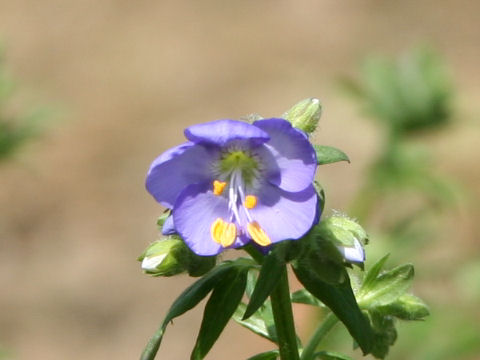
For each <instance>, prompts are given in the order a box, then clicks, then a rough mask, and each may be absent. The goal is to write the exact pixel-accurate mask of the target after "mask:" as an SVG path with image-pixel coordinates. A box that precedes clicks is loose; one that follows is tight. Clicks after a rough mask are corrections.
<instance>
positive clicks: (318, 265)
mask: <svg viewBox="0 0 480 360" xmlns="http://www.w3.org/2000/svg"><path fill="white" fill-rule="evenodd" d="M320 227H321V223H320V224H319V225H317V226H316V227H315V228H313V229H312V230H311V231H310V232H309V233H308V234H307V235H306V236H304V237H303V238H302V239H301V240H300V241H299V243H300V244H301V246H302V251H301V254H300V255H299V256H298V257H297V259H296V260H295V261H294V262H295V263H296V264H297V267H302V268H305V269H308V271H310V272H313V273H315V274H316V276H317V277H318V278H319V279H321V280H322V281H325V282H327V283H330V284H339V283H341V282H343V281H344V280H345V277H344V276H345V272H344V266H343V257H342V255H341V253H340V251H339V250H338V249H337V247H336V246H335V244H333V242H331V241H329V240H326V239H325V238H324V237H322V233H321V231H319V229H320Z"/></svg>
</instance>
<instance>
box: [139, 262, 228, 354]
mask: <svg viewBox="0 0 480 360" xmlns="http://www.w3.org/2000/svg"><path fill="white" fill-rule="evenodd" d="M235 266H237V263H236V262H225V263H223V264H220V265H218V266H217V267H216V268H215V269H213V270H212V271H210V272H209V273H207V274H206V275H205V276H203V277H202V278H201V279H199V280H197V281H196V282H195V283H193V284H192V285H190V286H189V287H188V288H187V289H185V290H184V291H183V292H182V294H180V296H179V297H178V298H177V299H176V300H175V302H174V303H173V304H172V306H171V307H170V309H169V311H168V313H167V315H166V316H165V319H164V320H163V323H162V325H161V326H160V327H159V329H158V330H157V332H156V333H155V334H154V335H153V336H152V338H151V339H150V341H149V342H148V344H147V346H146V347H145V349H144V350H143V353H142V355H141V357H140V360H153V359H154V358H155V355H156V354H157V351H158V348H159V347H160V343H161V342H162V338H163V334H164V333H165V329H166V327H167V325H168V323H169V322H170V321H172V320H173V319H174V318H176V317H178V316H180V315H182V314H184V313H185V312H187V311H188V310H190V309H192V308H194V307H195V306H196V305H197V304H198V303H199V302H200V301H202V300H203V298H205V297H206V296H207V295H208V293H209V292H210V291H211V290H212V289H213V288H214V286H215V285H216V284H217V283H218V282H219V281H220V280H221V279H222V278H223V277H224V275H225V274H226V273H228V272H229V271H230V270H231V269H232V267H235Z"/></svg>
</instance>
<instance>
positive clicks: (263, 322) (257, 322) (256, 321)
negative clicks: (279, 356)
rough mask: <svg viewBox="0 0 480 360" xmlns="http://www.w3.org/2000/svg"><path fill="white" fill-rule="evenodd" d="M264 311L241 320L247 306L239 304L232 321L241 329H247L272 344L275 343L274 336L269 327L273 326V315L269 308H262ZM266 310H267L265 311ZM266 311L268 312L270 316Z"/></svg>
mask: <svg viewBox="0 0 480 360" xmlns="http://www.w3.org/2000/svg"><path fill="white" fill-rule="evenodd" d="M264 307H265V308H266V309H262V311H257V312H256V313H255V314H253V315H252V316H250V317H249V318H248V319H246V320H243V319H242V318H243V314H244V313H245V309H246V308H247V305H246V304H244V303H240V304H239V305H238V307H237V310H235V313H234V314H233V320H235V321H236V322H237V323H239V324H240V325H242V326H243V327H245V328H247V329H249V330H250V331H252V332H254V333H255V334H257V335H260V336H262V337H264V338H265V339H268V340H270V341H272V342H274V343H276V342H277V338H276V334H275V332H274V331H272V330H274V329H271V328H270V326H273V315H272V314H271V309H270V308H269V306H264ZM267 308H268V309H267ZM267 310H270V315H269V314H268V312H267Z"/></svg>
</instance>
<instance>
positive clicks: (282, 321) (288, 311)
mask: <svg viewBox="0 0 480 360" xmlns="http://www.w3.org/2000/svg"><path fill="white" fill-rule="evenodd" d="M270 299H271V301H272V311H273V320H274V321H275V328H276V330H277V337H278V346H279V350H280V359H281V360H300V357H299V355H298V346H297V335H296V332H295V324H294V322H293V312H292V302H291V300H290V289H289V286H288V275H287V267H286V266H284V267H283V271H282V273H281V274H280V280H279V281H278V285H277V287H276V288H275V289H274V290H273V292H272V293H271V295H270Z"/></svg>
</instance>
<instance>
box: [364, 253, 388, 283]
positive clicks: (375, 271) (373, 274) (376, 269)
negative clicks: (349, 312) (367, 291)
mask: <svg viewBox="0 0 480 360" xmlns="http://www.w3.org/2000/svg"><path fill="white" fill-rule="evenodd" d="M389 256H390V254H387V255H385V256H384V257H383V258H381V259H380V260H378V261H377V262H376V263H375V264H374V265H373V266H372V267H371V269H370V270H368V271H367V273H366V275H365V278H364V279H363V283H362V288H368V287H371V286H372V284H373V283H374V282H375V280H376V279H377V277H378V275H379V274H380V271H382V269H383V265H385V262H386V261H387V260H388V257H389ZM360 291H361V290H360Z"/></svg>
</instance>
